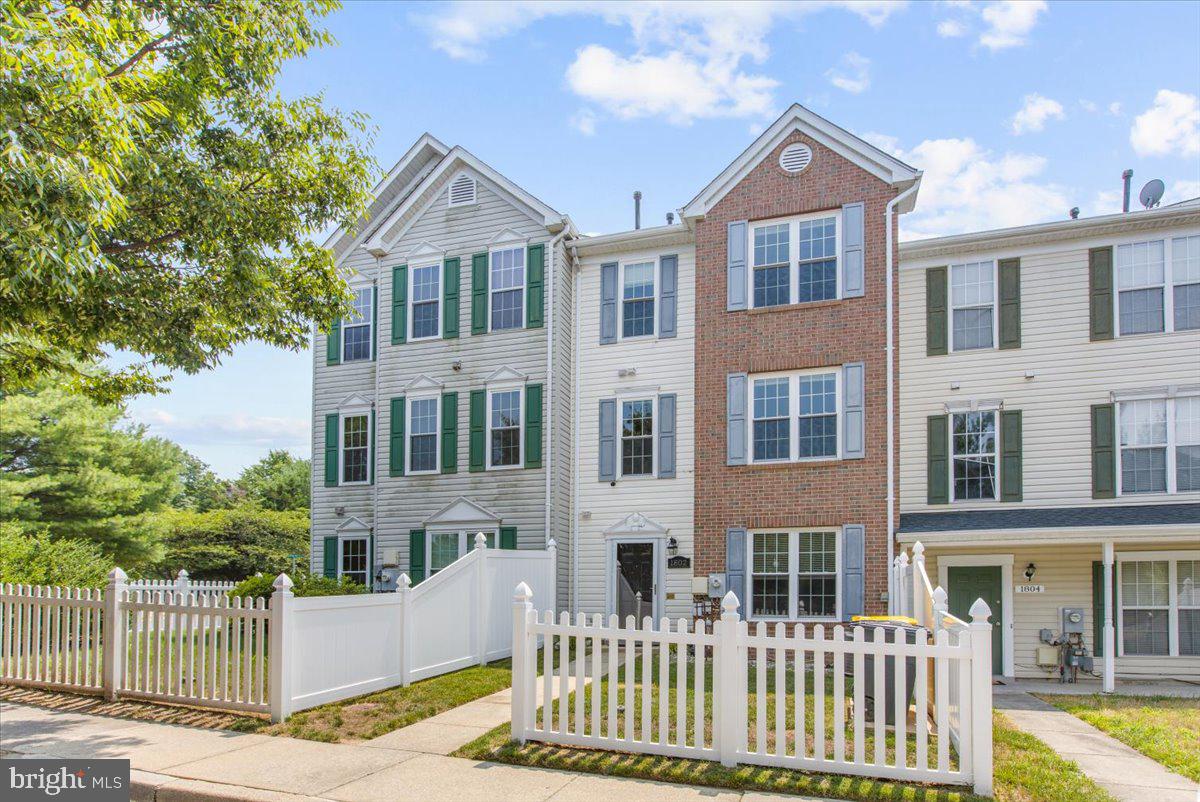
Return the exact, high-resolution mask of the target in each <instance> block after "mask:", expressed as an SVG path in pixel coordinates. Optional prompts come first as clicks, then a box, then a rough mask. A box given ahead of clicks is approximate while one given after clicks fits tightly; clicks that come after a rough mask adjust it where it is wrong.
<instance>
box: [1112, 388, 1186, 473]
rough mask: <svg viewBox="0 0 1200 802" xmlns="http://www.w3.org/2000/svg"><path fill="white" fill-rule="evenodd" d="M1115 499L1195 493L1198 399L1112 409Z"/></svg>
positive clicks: (1151, 400)
mask: <svg viewBox="0 0 1200 802" xmlns="http://www.w3.org/2000/svg"><path fill="white" fill-rule="evenodd" d="M1117 408H1118V412H1117V421H1118V430H1119V431H1118V434H1119V439H1120V447H1121V470H1120V482H1121V494H1122V495H1126V494H1133V493H1185V492H1191V491H1196V490H1200V396H1197V395H1181V396H1177V397H1174V398H1140V399H1134V400H1130V401H1121V402H1119V404H1118V407H1117Z"/></svg>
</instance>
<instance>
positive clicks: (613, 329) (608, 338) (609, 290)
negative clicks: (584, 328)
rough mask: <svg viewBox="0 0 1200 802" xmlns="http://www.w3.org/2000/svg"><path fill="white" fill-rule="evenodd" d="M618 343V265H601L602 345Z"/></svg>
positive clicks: (613, 263) (612, 263)
mask: <svg viewBox="0 0 1200 802" xmlns="http://www.w3.org/2000/svg"><path fill="white" fill-rule="evenodd" d="M616 341H617V263H616V262H610V263H609V264H606V265H600V344H601V345H608V344H610V343H615V342H616Z"/></svg>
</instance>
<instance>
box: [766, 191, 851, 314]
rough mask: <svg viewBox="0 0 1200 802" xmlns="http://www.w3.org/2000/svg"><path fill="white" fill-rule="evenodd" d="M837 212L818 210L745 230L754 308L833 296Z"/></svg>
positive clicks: (834, 286)
mask: <svg viewBox="0 0 1200 802" xmlns="http://www.w3.org/2000/svg"><path fill="white" fill-rule="evenodd" d="M840 224H841V214H840V213H832V214H831V213H829V212H819V213H817V214H810V215H804V216H802V217H795V218H792V219H790V220H773V221H770V222H765V223H761V224H753V223H752V224H751V225H750V226H749V228H750V233H749V238H750V242H749V252H750V261H751V263H750V267H751V269H750V298H751V302H752V305H753V306H754V307H755V308H764V307H771V306H784V305H786V304H795V303H809V302H813V301H829V300H833V299H835V298H837V297H838V293H839V290H840V288H839V286H838V249H839V244H840V234H839V230H838V229H839V226H840Z"/></svg>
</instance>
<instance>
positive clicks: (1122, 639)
mask: <svg viewBox="0 0 1200 802" xmlns="http://www.w3.org/2000/svg"><path fill="white" fill-rule="evenodd" d="M1117 569H1118V576H1119V587H1120V591H1119V593H1118V602H1119V604H1120V608H1119V610H1118V612H1119V615H1118V617H1117V624H1118V626H1119V627H1120V631H1119V633H1118V634H1119V638H1118V641H1119V644H1120V647H1121V651H1120V654H1121V655H1122V656H1126V657H1128V656H1138V655H1159V656H1172V657H1174V656H1196V655H1200V586H1198V583H1200V552H1196V551H1185V552H1142V553H1134V554H1124V555H1118V562H1117Z"/></svg>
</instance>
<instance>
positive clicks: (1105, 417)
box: [1092, 404, 1117, 498]
mask: <svg viewBox="0 0 1200 802" xmlns="http://www.w3.org/2000/svg"><path fill="white" fill-rule="evenodd" d="M1113 415H1114V409H1113V405H1112V404H1092V498H1114V497H1115V496H1116V495H1117V454H1116V448H1115V443H1114V440H1115V439H1116V422H1115V420H1114V418H1113Z"/></svg>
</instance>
